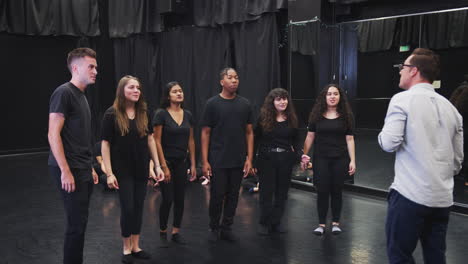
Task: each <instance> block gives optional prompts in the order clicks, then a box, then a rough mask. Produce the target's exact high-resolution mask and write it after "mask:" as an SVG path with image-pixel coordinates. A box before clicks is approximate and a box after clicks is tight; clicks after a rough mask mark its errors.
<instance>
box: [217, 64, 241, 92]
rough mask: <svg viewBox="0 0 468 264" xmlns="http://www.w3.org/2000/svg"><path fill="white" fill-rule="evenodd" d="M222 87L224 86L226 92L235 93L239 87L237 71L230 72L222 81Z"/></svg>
mask: <svg viewBox="0 0 468 264" xmlns="http://www.w3.org/2000/svg"><path fill="white" fill-rule="evenodd" d="M221 86H223V89H225V90H226V91H228V92H230V93H235V92H236V91H237V87H239V76H237V72H236V71H235V70H229V71H228V72H227V74H226V75H224V77H223V79H222V80H221Z"/></svg>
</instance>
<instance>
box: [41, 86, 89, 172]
mask: <svg viewBox="0 0 468 264" xmlns="http://www.w3.org/2000/svg"><path fill="white" fill-rule="evenodd" d="M49 113H61V114H63V116H64V118H65V122H64V124H63V128H62V131H61V133H60V136H61V138H62V144H63V150H64V153H65V158H66V160H67V162H68V166H69V167H70V168H77V169H91V167H92V159H93V154H92V137H91V111H90V110H89V105H88V100H87V99H86V96H85V94H84V93H83V92H82V91H81V90H80V89H78V87H76V86H75V85H73V84H72V83H70V82H67V83H64V84H62V85H60V86H59V87H57V89H55V91H54V92H53V93H52V96H51V97H50V105H49ZM48 164H49V165H50V166H58V164H57V161H56V160H55V157H54V155H53V153H52V150H51V151H50V152H49V161H48Z"/></svg>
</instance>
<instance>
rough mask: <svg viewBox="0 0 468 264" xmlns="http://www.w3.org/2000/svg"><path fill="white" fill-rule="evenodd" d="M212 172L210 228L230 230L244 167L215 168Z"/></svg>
mask: <svg viewBox="0 0 468 264" xmlns="http://www.w3.org/2000/svg"><path fill="white" fill-rule="evenodd" d="M212 173H213V176H212V178H211V188H210V206H209V214H210V228H211V229H212V230H218V229H219V228H221V229H223V230H230V229H231V225H232V224H233V222H234V215H235V214H236V208H237V201H238V199H239V188H240V184H241V181H242V175H243V173H242V168H213V169H212ZM223 207H224V208H223ZM223 209H224V212H223ZM221 214H223V221H222V223H221V225H220V223H219V221H220V219H221Z"/></svg>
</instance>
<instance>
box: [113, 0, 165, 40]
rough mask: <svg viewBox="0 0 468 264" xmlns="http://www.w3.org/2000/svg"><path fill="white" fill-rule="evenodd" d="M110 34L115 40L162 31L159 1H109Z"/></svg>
mask: <svg viewBox="0 0 468 264" xmlns="http://www.w3.org/2000/svg"><path fill="white" fill-rule="evenodd" d="M108 14H109V34H110V36H111V37H113V38H122V37H127V36H129V35H131V34H139V33H154V32H160V31H161V29H162V24H161V14H160V13H159V11H158V1H154V0H131V1H116V0H109V9H108Z"/></svg>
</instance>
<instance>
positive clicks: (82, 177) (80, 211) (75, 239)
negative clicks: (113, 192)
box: [49, 166, 93, 264]
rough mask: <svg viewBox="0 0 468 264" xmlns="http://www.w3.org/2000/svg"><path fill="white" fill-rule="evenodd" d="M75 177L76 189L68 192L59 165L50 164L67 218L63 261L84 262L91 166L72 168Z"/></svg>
mask: <svg viewBox="0 0 468 264" xmlns="http://www.w3.org/2000/svg"><path fill="white" fill-rule="evenodd" d="M71 172H72V174H73V177H74V178H75V191H74V192H71V193H68V192H66V191H64V190H63V189H62V180H61V175H62V172H61V171H60V168H59V167H55V166H49V173H50V175H51V176H52V177H53V178H54V180H55V182H56V184H57V187H58V189H59V191H60V194H61V196H62V200H63V204H64V207H65V214H66V218H67V227H66V231H65V242H64V245H63V263H64V264H80V263H83V247H84V239H85V232H86V225H87V223H88V208H89V199H90V197H91V193H92V192H93V181H92V175H91V168H89V169H73V168H72V169H71Z"/></svg>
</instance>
